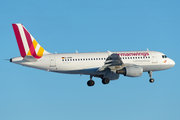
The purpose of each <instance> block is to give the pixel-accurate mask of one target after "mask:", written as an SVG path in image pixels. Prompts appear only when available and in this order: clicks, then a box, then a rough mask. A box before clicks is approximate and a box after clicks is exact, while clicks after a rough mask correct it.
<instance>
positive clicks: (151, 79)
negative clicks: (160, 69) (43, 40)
mask: <svg viewBox="0 0 180 120" xmlns="http://www.w3.org/2000/svg"><path fill="white" fill-rule="evenodd" d="M152 73H153V71H149V72H148V74H149V77H150V79H149V82H150V83H153V82H154V79H153V78H152Z"/></svg>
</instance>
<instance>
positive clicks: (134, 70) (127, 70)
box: [116, 66, 143, 77]
mask: <svg viewBox="0 0 180 120" xmlns="http://www.w3.org/2000/svg"><path fill="white" fill-rule="evenodd" d="M116 73H117V74H123V75H124V76H128V77H139V76H141V75H142V73H143V68H142V67H141V66H127V67H124V68H123V69H121V70H117V71H116Z"/></svg>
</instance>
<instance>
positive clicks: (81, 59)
mask: <svg viewBox="0 0 180 120" xmlns="http://www.w3.org/2000/svg"><path fill="white" fill-rule="evenodd" d="M112 53H117V54H119V56H120V58H121V60H122V61H123V63H124V64H133V65H138V66H141V67H142V68H143V72H148V71H159V70H165V69H169V68H171V67H173V66H174V65H175V62H174V61H173V60H172V59H170V58H167V57H164V56H165V55H164V54H163V53H160V52H155V51H125V52H112ZM108 56H109V53H108V52H95V53H65V54H46V55H44V56H43V57H42V58H40V59H38V61H35V62H28V61H23V58H22V57H17V58H12V62H14V63H17V64H21V65H24V66H28V67H34V68H37V69H42V70H47V71H52V72H59V73H67V74H87V75H99V74H103V73H102V72H97V70H98V69H99V68H100V67H101V66H103V65H104V62H105V61H106V59H107V57H108Z"/></svg>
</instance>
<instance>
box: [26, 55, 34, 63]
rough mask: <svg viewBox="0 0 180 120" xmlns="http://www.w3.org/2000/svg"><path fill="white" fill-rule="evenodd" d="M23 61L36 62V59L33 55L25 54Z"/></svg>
mask: <svg viewBox="0 0 180 120" xmlns="http://www.w3.org/2000/svg"><path fill="white" fill-rule="evenodd" d="M23 61H27V62H36V61H37V59H36V58H34V57H33V56H30V55H26V56H25V57H24V59H23Z"/></svg>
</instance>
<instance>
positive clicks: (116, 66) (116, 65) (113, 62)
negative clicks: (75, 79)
mask: <svg viewBox="0 0 180 120" xmlns="http://www.w3.org/2000/svg"><path fill="white" fill-rule="evenodd" d="M109 53H110V52H109ZM125 66H127V65H125V64H124V63H123V61H122V60H121V58H120V57H119V55H118V54H117V53H112V54H110V55H109V56H108V58H107V59H106V61H105V62H104V65H103V66H102V67H100V68H99V69H98V70H97V71H98V72H101V71H104V70H105V69H107V68H109V69H111V71H116V70H120V69H122V68H124V67H125Z"/></svg>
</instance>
